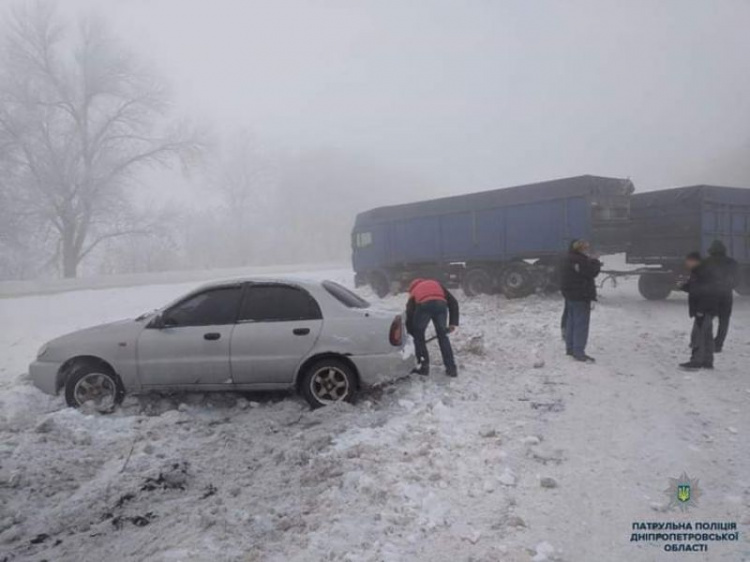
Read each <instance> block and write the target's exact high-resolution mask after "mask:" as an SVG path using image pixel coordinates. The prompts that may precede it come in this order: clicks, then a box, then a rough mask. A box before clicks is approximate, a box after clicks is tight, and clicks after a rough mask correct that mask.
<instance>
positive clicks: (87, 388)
mask: <svg viewBox="0 0 750 562" xmlns="http://www.w3.org/2000/svg"><path fill="white" fill-rule="evenodd" d="M124 397H125V391H124V389H123V387H122V383H121V382H120V378H119V377H118V376H117V375H116V374H115V373H113V372H112V370H111V369H109V368H107V367H106V366H104V365H96V364H82V365H79V366H77V367H74V368H73V371H72V372H71V373H70V375H69V376H68V379H67V380H66V381H65V401H66V402H67V404H68V406H72V407H73V408H80V407H82V406H84V405H85V406H87V407H91V408H93V409H94V410H96V411H97V412H100V413H108V412H111V411H112V410H114V409H115V407H116V406H117V405H118V404H120V403H121V402H122V399H123V398H124Z"/></svg>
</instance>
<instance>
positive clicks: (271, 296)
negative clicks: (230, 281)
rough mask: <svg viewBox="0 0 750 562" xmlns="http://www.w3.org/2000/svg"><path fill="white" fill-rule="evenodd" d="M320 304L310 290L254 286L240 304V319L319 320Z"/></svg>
mask: <svg viewBox="0 0 750 562" xmlns="http://www.w3.org/2000/svg"><path fill="white" fill-rule="evenodd" d="M320 318H322V315H321V313H320V307H319V306H318V303H317V302H316V301H315V299H314V298H313V297H312V296H311V295H310V294H309V293H308V292H307V291H304V290H302V289H299V288H297V287H291V286H289V285H280V284H269V285H251V286H249V287H248V288H247V290H246V292H245V298H244V300H243V302H242V306H241V307H240V316H239V322H284V321H293V320H319V319H320Z"/></svg>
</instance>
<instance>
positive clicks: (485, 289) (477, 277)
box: [461, 267, 492, 297]
mask: <svg viewBox="0 0 750 562" xmlns="http://www.w3.org/2000/svg"><path fill="white" fill-rule="evenodd" d="M461 288H462V289H463V290H464V294H465V295H466V296H467V297H476V296H477V295H488V294H490V292H492V277H491V276H490V274H489V273H487V271H485V270H484V269H482V268H479V267H477V268H476V269H470V270H469V271H467V272H466V275H464V277H463V279H462V280H461Z"/></svg>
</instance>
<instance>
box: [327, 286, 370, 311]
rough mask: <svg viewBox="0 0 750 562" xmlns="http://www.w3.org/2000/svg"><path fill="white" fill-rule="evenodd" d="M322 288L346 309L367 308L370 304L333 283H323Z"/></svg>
mask: <svg viewBox="0 0 750 562" xmlns="http://www.w3.org/2000/svg"><path fill="white" fill-rule="evenodd" d="M323 288H324V289H325V290H326V291H328V292H329V293H330V294H331V295H332V296H333V297H334V298H335V299H336V300H337V301H339V302H340V303H341V304H343V305H344V306H346V307H347V308H369V307H370V303H369V302H367V301H366V300H365V299H363V298H362V297H360V296H359V295H358V294H357V293H355V292H353V291H350V290H349V289H347V288H346V287H344V286H343V285H339V284H338V283H334V282H333V281H323Z"/></svg>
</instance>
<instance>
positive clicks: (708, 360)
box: [690, 314, 714, 366]
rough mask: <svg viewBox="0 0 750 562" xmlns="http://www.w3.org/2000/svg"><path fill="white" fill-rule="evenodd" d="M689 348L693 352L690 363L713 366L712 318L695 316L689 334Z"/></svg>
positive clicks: (707, 315)
mask: <svg viewBox="0 0 750 562" xmlns="http://www.w3.org/2000/svg"><path fill="white" fill-rule="evenodd" d="M690 347H691V348H692V350H693V353H692V355H691V356H690V361H691V362H692V363H696V364H698V365H706V366H713V364H714V317H713V316H711V315H710V314H701V315H700V316H699V315H696V316H695V320H694V321H693V331H692V332H691V334H690Z"/></svg>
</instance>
